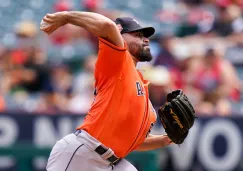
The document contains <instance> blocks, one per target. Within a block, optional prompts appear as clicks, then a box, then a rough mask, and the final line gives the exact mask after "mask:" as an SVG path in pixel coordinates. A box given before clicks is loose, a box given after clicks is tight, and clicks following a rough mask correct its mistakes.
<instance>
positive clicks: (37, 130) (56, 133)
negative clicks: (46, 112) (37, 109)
mask: <svg viewBox="0 0 243 171" xmlns="http://www.w3.org/2000/svg"><path fill="white" fill-rule="evenodd" d="M82 122H83V118H82V117H81V119H73V118H71V117H60V118H59V119H58V120H57V127H55V125H54V122H53V120H52V119H50V118H48V117H37V118H36V119H35V121H34V131H33V134H34V135H33V137H34V143H35V144H36V145H38V146H41V147H43V146H47V147H50V146H53V145H54V144H55V143H56V141H57V140H59V139H61V138H62V137H64V136H66V135H68V134H70V133H73V132H74V130H75V128H76V127H78V126H79V125H80V124H81V123H82Z"/></svg>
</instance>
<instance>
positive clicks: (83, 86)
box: [0, 0, 243, 171]
mask: <svg viewBox="0 0 243 171" xmlns="http://www.w3.org/2000/svg"><path fill="white" fill-rule="evenodd" d="M63 10H85V11H93V12H98V13H101V14H103V15H105V16H107V17H109V18H111V19H115V18H116V17H119V16H133V17H135V18H136V19H137V20H138V21H139V22H140V23H141V24H142V25H153V26H154V27H155V28H156V34H155V35H154V36H153V37H152V38H151V51H152V54H153V56H154V59H153V61H152V62H150V63H146V64H139V65H138V69H140V70H141V71H142V72H143V73H144V75H145V76H146V77H147V78H148V79H149V80H150V81H151V84H150V97H151V101H152V103H153V104H154V106H155V108H158V106H160V105H162V104H163V103H164V102H165V95H166V94H167V93H168V92H169V91H171V90H172V89H176V88H181V89H183V90H184V91H185V93H186V94H187V95H188V96H189V98H190V99H191V100H192V101H193V103H194V106H195V108H196V112H197V115H198V116H199V119H198V120H197V122H196V124H195V126H194V128H193V129H192V131H191V132H190V135H189V137H188V139H187V140H186V142H185V143H184V144H183V145H181V146H180V147H178V146H175V145H172V146H171V147H167V148H163V149H160V150H157V151H151V152H144V153H137V152H134V153H132V154H131V155H129V156H128V159H129V160H130V161H131V162H132V163H133V164H134V165H135V166H136V167H137V168H138V170H139V171H173V170H175V171H181V170H182V171H207V170H208V171H210V170H217V171H241V170H243V149H242V144H243V139H242V138H243V134H242V131H243V117H242V116H243V105H242V104H243V98H242V97H243V96H242V95H243V94H242V79H243V17H242V16H243V15H242V14H243V0H151V1H148V0H122V1H120V0H48V1H47V0H0V21H1V22H0V80H1V81H0V111H1V113H0V171H43V170H45V164H46V160H47V157H48V155H49V152H50V148H51V147H52V145H53V144H54V143H55V141H56V140H58V139H59V138H61V137H62V136H64V135H66V134H68V133H70V132H73V131H74V129H75V127H76V126H78V125H79V124H80V123H81V122H82V120H83V118H84V116H85V113H86V112H87V110H88V109H89V106H90V103H91V101H92V99H93V89H94V87H93V69H94V63H95V61H96V58H97V56H96V54H97V48H98V47H97V39H96V38H95V37H93V36H92V35H90V34H89V33H88V32H86V31H85V30H83V29H81V28H78V27H74V26H71V25H66V26H64V27H62V28H60V29H59V30H57V31H56V32H55V33H53V34H52V35H51V36H47V35H45V34H44V33H42V32H40V31H39V23H40V21H41V19H42V17H43V16H44V15H45V14H46V13H52V12H56V11H63ZM134 111H136V109H134ZM163 132H164V131H163V128H162V126H161V125H160V124H159V123H157V124H156V125H155V127H154V129H153V133H155V134H161V133H163Z"/></svg>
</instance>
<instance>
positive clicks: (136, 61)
mask: <svg viewBox="0 0 243 171" xmlns="http://www.w3.org/2000/svg"><path fill="white" fill-rule="evenodd" d="M132 60H133V63H134V65H135V66H137V63H138V62H139V61H138V60H137V58H135V57H134V56H132Z"/></svg>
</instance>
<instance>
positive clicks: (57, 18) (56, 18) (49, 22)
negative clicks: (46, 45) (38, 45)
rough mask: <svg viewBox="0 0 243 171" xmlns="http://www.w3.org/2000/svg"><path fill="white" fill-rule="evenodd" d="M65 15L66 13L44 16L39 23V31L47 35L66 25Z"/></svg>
mask: <svg viewBox="0 0 243 171" xmlns="http://www.w3.org/2000/svg"><path fill="white" fill-rule="evenodd" d="M66 15H67V12H66V11H63V12H56V13H53V14H46V16H45V17H44V18H43V19H42V21H41V23H40V29H41V30H42V31H44V32H45V33H47V34H51V33H52V32H54V31H55V30H56V29H58V28H59V27H61V26H63V25H65V24H67V20H66V18H67V16H66Z"/></svg>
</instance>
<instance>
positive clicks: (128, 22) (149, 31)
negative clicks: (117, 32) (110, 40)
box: [115, 17, 155, 37]
mask: <svg viewBox="0 0 243 171" xmlns="http://www.w3.org/2000/svg"><path fill="white" fill-rule="evenodd" d="M115 23H116V24H120V25H121V27H122V30H121V34H123V33H132V32H138V31H141V32H143V35H144V37H150V36H152V35H153V34H154V32H155V29H154V28H153V27H142V26H140V24H139V23H138V22H137V21H136V20H135V19H134V18H131V17H121V18H117V19H116V20H115Z"/></svg>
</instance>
